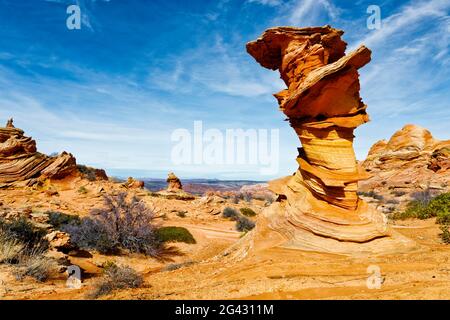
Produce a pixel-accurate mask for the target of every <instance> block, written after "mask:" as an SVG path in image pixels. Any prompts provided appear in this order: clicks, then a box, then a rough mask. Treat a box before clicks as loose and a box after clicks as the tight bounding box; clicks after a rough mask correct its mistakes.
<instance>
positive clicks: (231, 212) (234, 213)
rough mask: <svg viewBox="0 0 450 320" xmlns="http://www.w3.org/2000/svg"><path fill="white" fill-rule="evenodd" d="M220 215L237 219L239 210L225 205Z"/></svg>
mask: <svg viewBox="0 0 450 320" xmlns="http://www.w3.org/2000/svg"><path fill="white" fill-rule="evenodd" d="M222 216H223V217H224V218H227V219H231V220H237V219H238V217H239V212H238V211H237V210H236V209H234V208H231V207H226V208H225V209H223V212H222Z"/></svg>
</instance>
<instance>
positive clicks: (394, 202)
mask: <svg viewBox="0 0 450 320" xmlns="http://www.w3.org/2000/svg"><path fill="white" fill-rule="evenodd" d="M386 203H388V204H399V203H400V201H398V200H397V199H389V200H387V201H386Z"/></svg>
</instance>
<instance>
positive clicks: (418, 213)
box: [393, 191, 450, 243]
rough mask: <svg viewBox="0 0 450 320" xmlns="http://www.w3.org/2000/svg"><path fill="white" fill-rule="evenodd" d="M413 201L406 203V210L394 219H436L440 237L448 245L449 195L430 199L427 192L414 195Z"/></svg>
mask: <svg viewBox="0 0 450 320" xmlns="http://www.w3.org/2000/svg"><path fill="white" fill-rule="evenodd" d="M414 199H415V200H412V201H411V202H409V203H408V205H407V207H406V210H405V211H403V212H399V213H396V214H394V217H393V218H394V219H400V220H402V219H408V218H417V219H429V218H433V217H436V223H438V224H440V225H441V226H440V228H441V230H442V233H441V234H440V237H441V239H442V241H443V242H444V243H450V231H449V227H450V193H443V194H440V195H438V196H435V197H432V196H431V195H430V193H429V192H426V191H425V192H422V193H416V194H415V197H414Z"/></svg>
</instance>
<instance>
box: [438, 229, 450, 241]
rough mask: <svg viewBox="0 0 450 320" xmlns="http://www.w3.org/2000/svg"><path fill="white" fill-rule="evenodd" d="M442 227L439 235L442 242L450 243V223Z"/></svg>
mask: <svg viewBox="0 0 450 320" xmlns="http://www.w3.org/2000/svg"><path fill="white" fill-rule="evenodd" d="M440 228H441V231H442V233H441V234H440V235H439V236H440V237H441V239H442V242H444V243H446V244H450V230H449V229H450V224H444V225H442V226H441V227H440Z"/></svg>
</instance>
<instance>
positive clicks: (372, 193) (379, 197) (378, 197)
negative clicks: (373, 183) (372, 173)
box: [358, 190, 384, 201]
mask: <svg viewBox="0 0 450 320" xmlns="http://www.w3.org/2000/svg"><path fill="white" fill-rule="evenodd" d="M358 195H360V196H364V197H370V198H373V199H375V200H378V201H383V200H384V197H383V196H382V195H381V194H378V193H376V192H375V191H373V190H370V191H368V192H365V191H359V192H358Z"/></svg>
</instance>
